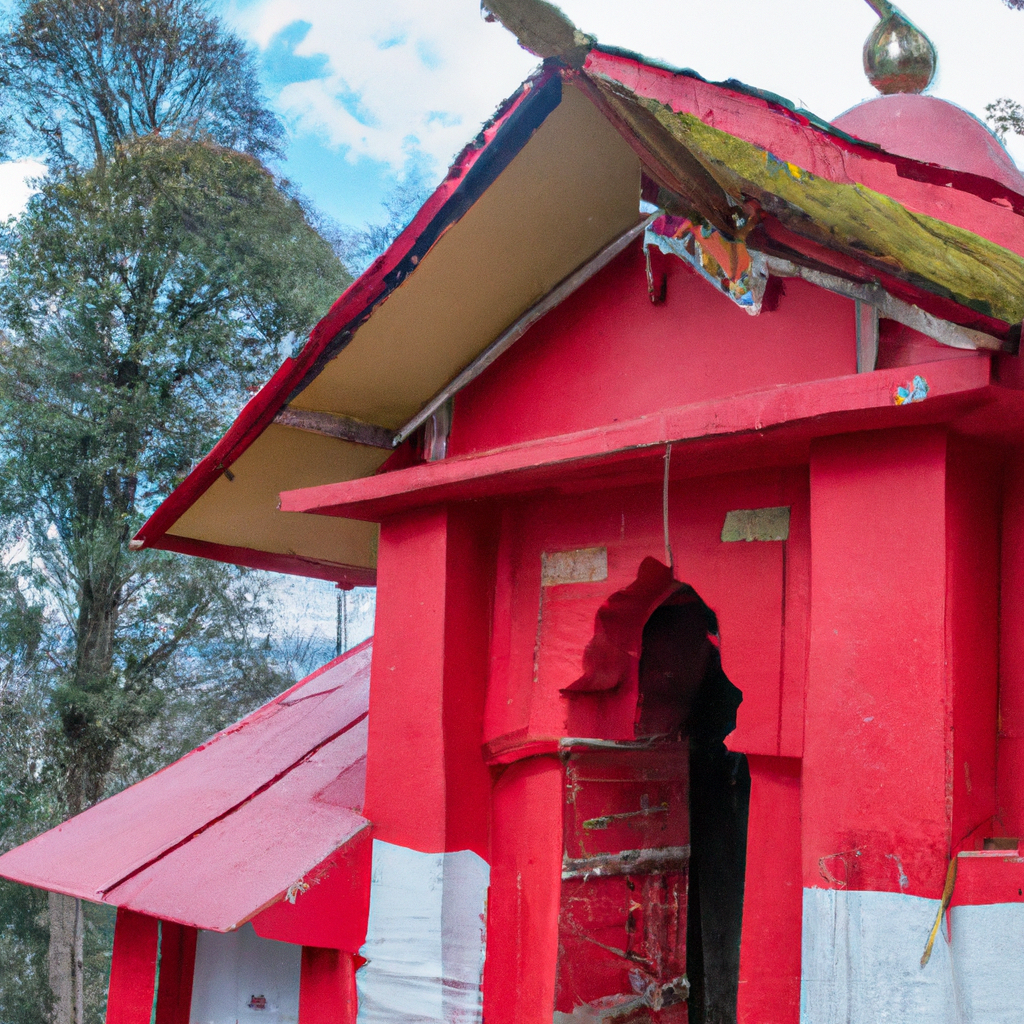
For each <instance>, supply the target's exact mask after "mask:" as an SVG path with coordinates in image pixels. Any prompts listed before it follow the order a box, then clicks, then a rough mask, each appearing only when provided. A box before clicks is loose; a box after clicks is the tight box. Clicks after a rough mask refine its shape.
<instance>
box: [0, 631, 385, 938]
mask: <svg viewBox="0 0 1024 1024" xmlns="http://www.w3.org/2000/svg"><path fill="white" fill-rule="evenodd" d="M371 651H372V648H371V643H370V642H369V641H367V642H366V643H365V644H362V645H360V646H359V647H357V648H355V649H354V650H352V651H350V652H349V653H347V654H345V655H343V656H342V657H341V658H338V659H336V660H335V661H332V662H331V663H330V664H329V665H327V666H325V667H324V668H322V669H320V670H319V671H318V672H316V673H314V674H313V675H311V676H309V677H308V678H306V679H304V680H302V682H300V683H298V684H296V685H295V686H294V687H292V688H291V689H290V690H287V691H286V692H285V693H283V694H281V696H279V697H277V698H275V699H274V700H272V701H271V702H270V703H269V704H265V705H264V706H263V707H261V708H260V709H259V710H257V711H255V712H253V714H251V715H249V716H248V717H246V718H243V719H242V720H241V721H240V722H237V723H236V724H235V725H232V726H230V727H229V728H227V729H225V730H224V731H223V732H220V733H218V734H217V735H216V736H214V737H213V738H212V739H210V740H209V741H207V742H206V743H204V744H203V745H202V746H200V747H197V748H196V749H195V750H193V751H191V752H190V753H188V754H186V755H185V756H184V757H183V758H181V760H179V761H176V762H175V763H174V764H172V765H169V766H168V767H167V768H164V769H163V770H162V771H159V772H157V773H156V774H155V775H151V776H149V778H146V779H143V780H142V782H139V783H137V784H136V785H134V786H132V787H130V788H129V789H126V790H124V792H122V793H118V794H117V795H116V796H113V797H110V798H109V799H108V800H104V801H102V802H101V803H98V804H96V805H95V806H93V807H90V808H89V809H88V810H87V811H84V812H83V813H81V814H79V815H77V816H76V817H74V818H71V819H70V820H69V821H66V822H64V824H63V825H58V826H57V827H56V828H54V829H51V830H50V831H49V832H44V833H43V834H42V835H40V836H36V838H35V839H32V840H30V841H29V842H27V843H25V844H24V845H22V846H19V847H17V848H16V849H14V850H11V851H10V852H8V853H6V854H4V855H3V856H2V857H0V876H3V877H4V878H8V879H11V880H12V881H16V882H23V883H24V884H26V885H32V886H37V887H39V888H42V889H48V890H50V891H53V892H61V893H65V894H67V895H69V896H76V897H79V898H81V899H86V900H92V901H95V902H102V903H109V904H112V905H113V906H117V907H125V908H128V909H131V910H135V911H138V912H140V913H143V914H149V915H152V916H154V917H159V918H163V919H165V920H171V921H177V922H180V923H181V924H186V925H191V926H194V927H198V928H204V929H210V930H213V931H229V930H231V929H233V928H236V927H237V926H238V925H240V924H242V923H243V922H245V921H247V920H249V919H250V918H251V917H253V916H254V915H255V914H257V913H258V912H259V911H260V910H262V909H264V908H266V907H268V906H270V905H271V904H274V903H276V902H277V901H279V900H282V899H284V898H286V897H287V898H288V899H289V900H290V901H291V902H293V903H294V902H295V900H296V898H297V897H299V896H300V894H301V893H303V892H304V891H305V890H306V889H307V888H308V887H309V884H310V878H308V877H307V876H310V877H311V878H313V879H314V880H316V879H317V878H318V875H319V874H320V873H322V869H321V871H320V872H318V871H317V870H316V869H317V868H318V866H321V865H323V863H324V862H325V861H326V860H328V859H331V860H332V862H333V861H337V860H339V859H340V858H339V857H338V856H337V851H339V850H340V849H341V848H342V847H344V846H345V845H346V844H348V843H350V842H352V841H353V840H356V841H357V842H359V841H361V839H362V838H365V834H366V833H365V830H367V828H368V826H369V822H368V821H367V820H366V819H365V818H364V817H363V816H362V814H361V813H360V811H361V810H362V805H363V794H364V791H365V783H366V729H367V722H366V720H367V716H368V711H369V683H370V658H371ZM357 837H358V839H357ZM332 855H334V856H333V857H332Z"/></svg>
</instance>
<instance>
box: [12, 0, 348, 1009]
mask: <svg viewBox="0 0 1024 1024" xmlns="http://www.w3.org/2000/svg"><path fill="white" fill-rule="evenodd" d="M0 101H2V102H0V150H4V148H5V146H6V150H7V151H15V150H17V149H18V147H20V149H21V151H22V152H27V153H38V152H39V150H40V147H43V148H45V150H46V152H47V153H48V156H49V166H50V173H49V175H48V176H47V177H46V178H44V179H43V180H42V181H41V182H40V183H39V185H40V191H39V192H38V194H37V195H36V196H35V197H34V198H33V199H32V200H31V201H30V203H29V206H28V208H27V209H26V211H25V213H24V214H23V215H22V216H21V217H20V218H19V219H18V220H16V221H10V222H8V223H7V224H6V225H0V555H2V561H0V849H7V848H9V847H11V846H13V845H16V844H17V843H20V842H24V841H25V840H26V839H28V838H29V837H30V836H31V835H34V834H35V833H37V832H40V831H42V830H44V829H45V828H48V827H50V826H52V825H54V824H56V823H57V822H58V821H60V820H61V819H62V818H64V817H66V816H67V814H69V813H74V812H76V811H78V810H80V809H82V808H84V807H85V806H87V805H89V804H91V803H93V802H94V801H96V800H98V799H100V798H102V797H103V796H105V795H109V794H111V793H112V792H116V791H117V790H119V789H120V788H122V787H124V786H126V785H129V784H130V783H132V782H135V781H137V780H138V779H139V778H141V777H142V776H143V775H145V774H148V773H149V772H151V771H154V770H156V769H157V768H159V767H162V766H163V765H164V764H166V763H168V762H169V761H171V760H173V759H174V758H175V757H177V756H180V755H181V754H183V753H185V752H186V751H187V750H188V749H190V748H191V747H192V746H194V745H195V744H196V743H198V742H200V741H201V740H202V739H204V738H205V737H206V736H208V735H209V734H210V733H212V732H214V731H216V730H217V729H219V728H221V727H223V726H224V725H226V724H227V723H228V722H230V721H232V720H234V719H237V718H238V717H240V716H241V715H243V714H245V713H247V712H248V711H249V710H251V709H252V708H253V707H255V706H256V705H258V704H260V703H262V702H263V701H265V700H266V699H267V698H269V697H270V696H272V695H273V694H274V693H277V692H278V691H280V690H281V689H283V688H284V687H285V686H286V685H288V683H289V682H291V677H290V670H289V669H288V667H287V666H285V665H284V664H283V663H282V659H281V658H280V657H278V652H277V649H276V648H275V645H274V643H273V642H272V639H271V633H272V630H273V626H274V623H273V618H274V617H273V609H272V607H271V603H270V600H269V598H268V595H267V592H266V586H265V580H264V579H263V578H262V577H261V575H260V574H257V573H250V572H246V571H244V570H240V569H236V568H234V567H231V566H223V565H219V564H216V563H212V562H205V561H203V560H200V559H188V558H182V557H180V556H176V555H172V554H168V553H162V552H154V551H142V552H133V551H131V550H130V549H129V547H128V540H129V538H130V537H131V536H132V535H133V534H134V533H135V532H136V531H137V529H138V528H139V526H140V525H141V524H142V522H143V521H144V519H145V518H146V516H147V515H149V514H150V513H151V512H152V511H153V509H154V508H155V507H156V504H157V503H158V501H159V500H160V499H162V498H163V497H165V496H166V495H167V494H168V493H169V492H170V491H171V490H172V489H173V487H174V486H175V485H176V484H177V483H179V482H180V480H181V479H182V478H183V476H184V475H185V474H186V473H187V471H188V469H189V468H190V466H191V465H192V464H193V463H194V462H195V461H196V459H198V458H199V457H201V456H202V455H203V454H205V452H206V451H208V450H209V448H210V446H211V445H212V444H213V443H214V442H215V440H216V439H217V437H218V435H219V434H220V433H221V432H222V431H223V430H224V428H225V427H226V426H227V424H228V423H229V422H230V420H231V419H232V417H233V415H234V413H235V411H236V410H237V409H238V407H239V405H240V404H241V403H242V402H243V401H244V400H245V399H246V398H247V397H248V395H249V393H250V392H251V390H253V389H254V387H255V386H256V385H258V384H260V383H261V382H262V381H263V380H265V379H266V377H267V376H268V374H269V372H270V371H271V370H272V369H273V367H274V365H275V364H276V363H277V361H278V360H279V358H280V357H281V355H283V354H290V352H291V348H292V346H293V344H294V342H295V339H297V338H301V337H302V336H303V335H305V333H306V332H307V331H308V330H309V328H310V327H311V326H312V325H313V324H314V323H315V322H316V321H317V320H318V319H319V318H320V317H321V316H322V315H323V313H324V312H326V310H327V308H328V307H329V305H330V303H331V302H332V301H333V300H334V299H335V298H336V297H337V295H338V294H339V293H340V292H341V291H342V290H343V289H344V287H345V285H346V284H347V283H348V281H349V280H350V278H349V276H348V274H347V272H346V271H345V269H344V267H343V266H342V265H341V263H340V262H339V260H338V258H337V256H336V255H335V254H334V251H333V250H332V248H331V246H330V245H329V244H328V243H327V242H325V241H324V240H323V238H322V237H321V236H320V235H319V234H318V232H317V231H316V230H315V227H314V226H313V221H312V220H311V218H310V216H308V215H307V211H306V210H305V209H304V207H303V205H302V203H301V201H300V200H299V199H298V197H297V196H296V195H294V194H292V193H291V192H290V191H289V189H288V187H287V185H286V183H283V182H281V181H278V180H276V179H275V178H274V177H273V175H272V174H271V173H270V172H268V171H267V169H266V168H265V167H264V166H263V165H262V163H261V162H260V158H261V157H263V156H266V155H273V154H276V153H279V151H280V148H281V141H282V138H283V131H282V128H281V125H280V123H279V122H278V120H277V119H276V117H274V115H273V114H272V113H271V112H269V111H268V110H267V109H266V107H265V106H264V103H263V98H262V95H261V93H260V90H259V88H258V85H257V79H256V74H255V63H254V59H253V56H252V54H251V53H250V52H249V51H248V49H247V48H246V47H245V46H244V44H242V43H241V42H240V41H239V40H238V39H237V38H235V37H234V36H233V35H231V34H230V33H229V32H226V31H225V30H224V28H223V27H222V25H221V24H220V23H219V21H218V20H217V19H216V18H214V17H213V16H212V15H211V14H210V12H209V9H208V8H207V6H206V5H205V4H204V3H203V2H202V0H104V2H103V3H99V2H97V0H19V2H17V3H16V6H15V7H14V9H13V10H12V11H11V15H10V19H9V22H8V25H7V30H6V32H5V34H4V35H3V36H0ZM4 117H6V118H7V120H4ZM15 125H17V131H14V126H15ZM16 556H17V557H16ZM111 941H112V917H111V914H110V913H109V910H108V909H105V908H102V907H89V908H87V909H86V913H85V933H84V957H85V973H84V983H85V992H86V1003H87V1006H86V1008H85V1011H86V1012H85V1019H86V1021H88V1022H89V1024H99V1022H100V1020H102V1017H103V1012H104V1003H105V995H104V992H105V987H106V978H107V973H108V970H109V956H110V945H111ZM48 943H49V927H48V916H47V906H46V899H45V896H41V895H40V894H39V893H34V892H31V891H29V890H26V889H22V888H19V887H17V886H8V885H4V886H0V1022H2V1024H8V1022H10V1024H14V1022H18V1024H21V1022H24V1024H43V1022H45V1021H49V1020H50V1014H51V1007H50V1004H49V1001H48V1000H49V996H48V991H49V970H50V968H51V967H52V964H50V963H48V960H47V955H48V954H47V947H48ZM49 953H50V954H52V955H56V956H57V959H56V960H54V961H53V962H54V963H56V964H57V965H58V970H59V971H60V972H61V973H62V975H63V977H65V978H66V977H68V976H69V974H71V973H73V971H74V967H73V964H72V962H71V960H70V958H69V956H68V955H67V954H68V950H67V949H63V950H62V943H61V942H59V941H58V942H55V943H54V944H53V946H52V947H51V948H50V949H49ZM62 958H63V959H62ZM53 1010H54V1013H55V1014H57V1015H60V1016H61V1018H62V1019H61V1020H60V1021H56V1024H69V1021H70V1020H71V1019H73V1014H72V1015H71V1017H68V1013H69V1009H68V1008H67V1007H66V1006H64V1005H63V1004H61V1006H60V1007H58V1006H54V1007H53Z"/></svg>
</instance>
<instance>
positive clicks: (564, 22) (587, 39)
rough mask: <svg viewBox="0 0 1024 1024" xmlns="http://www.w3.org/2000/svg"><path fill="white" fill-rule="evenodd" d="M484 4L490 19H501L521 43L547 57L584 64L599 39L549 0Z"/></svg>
mask: <svg viewBox="0 0 1024 1024" xmlns="http://www.w3.org/2000/svg"><path fill="white" fill-rule="evenodd" d="M481 6H482V8H483V10H484V11H485V12H486V13H487V14H489V15H490V17H489V18H488V20H489V21H500V22H501V24H502V25H504V26H505V28H507V29H508V30H509V32H511V33H512V34H513V35H514V36H515V37H516V39H518V40H519V45H520V46H522V47H523V48H524V49H526V50H529V51H530V52H531V53H535V54H536V55H537V56H538V57H542V58H544V59H547V58H549V57H556V58H558V59H559V60H562V61H565V63H566V64H568V65H569V66H570V67H574V68H581V67H583V62H584V61H585V60H586V59H587V54H588V53H589V52H590V50H591V48H592V47H593V45H594V43H595V42H596V40H595V39H594V37H593V36H588V35H587V34H586V33H584V32H581V31H580V30H579V29H578V28H577V27H576V26H575V25H574V24H573V23H572V22H571V21H570V20H569V19H568V18H567V17H566V16H565V15H564V14H563V13H562V11H561V10H559V9H558V8H557V7H556V6H555V5H554V4H549V3H547V2H546V0H484V2H483V4H482V5H481Z"/></svg>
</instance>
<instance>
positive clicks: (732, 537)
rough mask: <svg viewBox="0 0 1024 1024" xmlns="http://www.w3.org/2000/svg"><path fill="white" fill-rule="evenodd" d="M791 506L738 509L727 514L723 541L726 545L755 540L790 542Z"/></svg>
mask: <svg viewBox="0 0 1024 1024" xmlns="http://www.w3.org/2000/svg"><path fill="white" fill-rule="evenodd" d="M788 539H789V506H788V505H783V506H780V507H778V508H738V509H734V510H733V511H732V512H727V513H726V514H725V522H724V523H723V524H722V540H723V541H725V542H726V543H731V542H735V541H741V540H746V541H753V540H788Z"/></svg>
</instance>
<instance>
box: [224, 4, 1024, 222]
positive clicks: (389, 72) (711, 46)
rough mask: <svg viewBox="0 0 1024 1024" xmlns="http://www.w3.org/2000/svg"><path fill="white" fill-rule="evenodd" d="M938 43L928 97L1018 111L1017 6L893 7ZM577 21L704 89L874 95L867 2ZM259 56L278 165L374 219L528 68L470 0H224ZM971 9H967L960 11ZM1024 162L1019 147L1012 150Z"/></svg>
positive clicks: (348, 213)
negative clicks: (729, 81) (282, 157)
mask: <svg viewBox="0 0 1024 1024" xmlns="http://www.w3.org/2000/svg"><path fill="white" fill-rule="evenodd" d="M901 3H902V8H903V10H904V11H905V13H906V14H907V15H908V16H909V17H910V18H911V19H912V20H913V21H914V22H915V23H916V24H917V25H918V26H919V27H920V28H922V29H923V30H924V31H925V32H926V34H927V35H928V36H929V37H930V38H931V40H932V42H933V43H934V44H935V46H936V48H937V50H938V53H939V71H938V75H937V78H936V81H935V83H934V84H933V86H932V88H931V90H930V92H931V93H932V94H933V95H936V96H941V97H943V98H945V99H950V100H953V101H954V102H956V103H959V104H960V105H961V106H964V107H966V108H967V109H968V110H970V111H972V112H973V113H975V114H978V115H979V116H983V115H984V108H985V105H986V104H987V103H991V102H992V101H993V100H995V99H997V98H999V97H1001V96H1009V97H1015V98H1017V99H1019V100H1020V101H1021V102H1024V74H1022V71H1021V66H1022V64H1021V54H1022V52H1024V11H1013V10H1010V9H1009V8H1007V7H1006V6H1005V5H1004V4H1003V3H1002V0H968V2H964V0H901ZM561 6H562V8H563V10H564V11H565V12H566V14H567V15H568V16H569V17H570V18H572V20H573V21H574V22H575V23H576V25H577V26H578V27H579V28H581V29H583V30H584V31H586V32H589V33H591V34H593V35H596V36H597V38H598V39H599V40H600V41H602V42H604V43H608V44H612V45H615V46H621V47H625V48H628V49H632V50H636V51H638V52H640V53H643V54H645V55H647V56H649V57H654V58H659V59H661V60H663V61H666V62H668V63H670V64H674V65H677V66H680V67H690V68H693V69H694V70H696V71H698V72H699V73H700V74H702V75H704V76H705V77H706V78H709V79H711V80H721V79H726V78H738V79H740V80H741V81H743V82H746V83H747V84H749V85H753V86H757V87H759V88H762V89H768V90H770V91H773V92H776V93H779V94H781V95H782V96H785V97H787V98H789V99H791V100H793V101H794V102H795V103H797V104H798V105H799V106H803V107H806V108H807V109H809V110H812V111H814V113H816V114H818V115H820V116H822V117H824V118H826V119H832V118H833V117H835V116H836V115H838V114H839V113H841V112H842V111H844V110H846V109H848V108H849V107H851V106H853V105H855V104H856V103H859V102H860V101H861V100H863V99H867V98H869V97H870V96H872V95H874V92H873V90H872V88H871V86H870V85H869V84H868V82H867V80H866V78H865V77H864V73H863V68H862V63H861V50H862V47H863V43H864V40H865V39H866V38H867V35H868V33H869V32H870V31H871V28H872V26H873V25H874V23H875V21H876V16H875V15H874V14H873V12H872V11H871V9H870V8H869V7H868V5H867V4H866V3H865V2H864V0H769V2H765V0H565V2H564V3H562V5H561ZM222 10H223V12H224V17H225V18H226V20H227V21H228V22H229V23H230V24H231V25H232V26H233V27H234V28H235V30H236V31H238V32H239V33H240V34H241V35H243V36H244V37H245V38H247V39H248V40H249V41H250V42H251V43H252V44H253V45H254V46H255V47H257V48H258V50H259V52H260V55H261V58H262V66H263V75H264V84H265V87H266V89H267V93H268V96H269V97H270V99H271V101H272V103H273V104H274V106H275V108H276V109H277V110H278V112H279V113H280V114H281V115H282V116H283V117H284V118H285V121H286V123H287V125H288V128H289V131H290V134H291V139H292V142H291V146H290V150H289V158H288V161H287V163H286V164H285V165H284V166H283V167H282V170H283V172H284V173H285V174H286V175H287V176H288V177H290V178H291V179H292V180H293V181H295V182H296V183H297V184H298V185H299V186H300V188H302V190H303V191H304V192H305V193H306V194H307V195H308V196H310V198H312V199H313V200H314V202H316V204H317V205H318V206H320V208H321V209H323V210H324V211H325V212H326V213H328V214H330V215H331V216H333V217H334V218H335V219H336V220H338V221H340V222H342V223H346V224H351V225H353V226H359V225H361V224H362V223H365V222H367V221H374V220H380V219H383V215H382V213H381V207H380V202H381V198H382V197H383V196H384V195H385V194H386V192H387V190H388V188H389V186H391V185H393V182H394V181H395V179H396V178H397V177H400V176H401V175H402V174H403V173H409V172H410V171H416V170H418V171H419V172H420V173H422V174H423V176H424V177H425V178H426V179H427V180H429V182H430V183H433V182H435V181H438V180H440V178H441V176H442V174H443V172H444V170H445V169H446V167H447V166H448V164H449V162H450V161H451V159H452V157H453V156H454V155H455V154H456V153H457V152H458V151H459V149H461V147H462V146H463V145H464V144H465V143H466V142H467V141H469V140H470V139H471V138H472V137H473V136H474V135H475V134H476V132H477V130H478V129H479V127H480V125H481V124H482V123H483V122H484V121H485V120H486V119H487V117H489V116H490V114H491V113H492V112H493V110H494V109H495V107H496V106H497V105H498V103H499V102H500V101H501V100H502V99H503V98H504V97H505V96H507V95H509V94H510V93H511V92H513V91H514V90H515V88H516V87H517V86H518V85H519V83H520V82H521V81H522V80H523V79H524V78H525V77H526V76H527V75H528V74H530V72H531V71H532V70H533V69H534V68H535V66H536V63H537V61H536V58H535V57H533V56H532V55H531V54H529V53H526V52H525V51H523V50H521V49H520V48H519V47H518V45H517V43H516V41H515V39H514V38H513V37H512V36H511V35H510V34H509V33H508V32H507V31H505V29H504V28H502V26H501V25H499V24H493V23H488V22H486V21H485V20H484V19H483V18H482V16H481V14H480V6H479V0H429V2H424V0H376V2H375V3H366V2H365V0H358V2H357V0H226V5H225V6H224V7H223V8H222ZM967 10H969V11H970V13H969V14H966V13H965V11H967ZM1011 152H1012V153H1013V155H1014V156H1015V157H1016V159H1017V160H1018V161H1019V162H1021V163H1024V139H1020V140H1016V141H1015V142H1014V143H1013V144H1011Z"/></svg>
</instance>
